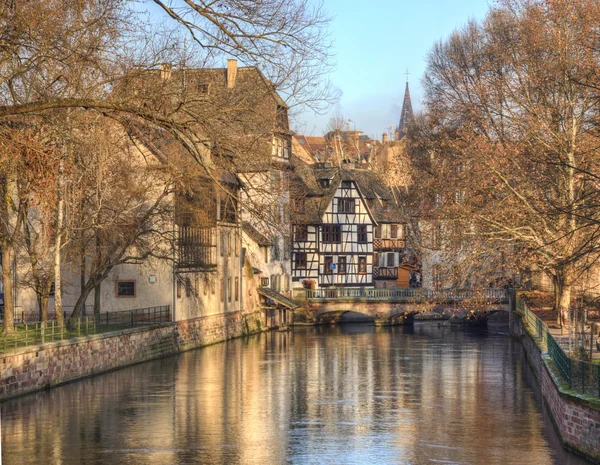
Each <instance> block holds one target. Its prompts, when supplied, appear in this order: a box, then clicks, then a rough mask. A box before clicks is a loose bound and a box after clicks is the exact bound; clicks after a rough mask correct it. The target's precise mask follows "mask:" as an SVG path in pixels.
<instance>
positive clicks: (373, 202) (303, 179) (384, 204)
mask: <svg viewBox="0 0 600 465" xmlns="http://www.w3.org/2000/svg"><path fill="white" fill-rule="evenodd" d="M292 163H293V164H294V168H295V170H294V174H295V176H294V177H293V178H292V192H291V195H292V198H294V199H298V201H297V204H298V208H296V210H297V211H295V212H294V213H293V216H292V221H293V222H294V223H296V224H319V223H321V221H322V217H323V214H324V213H325V210H326V209H327V207H328V206H329V204H330V202H331V199H332V198H333V197H334V195H335V192H336V190H337V188H338V187H339V185H340V183H341V182H342V181H354V182H355V183H356V186H357V187H358V190H359V192H360V195H361V196H362V197H363V199H364V200H365V202H366V204H367V208H368V209H369V210H370V212H371V214H372V216H373V219H374V220H375V221H376V222H377V223H404V222H406V218H405V215H404V212H403V209H402V207H401V205H400V204H399V202H398V199H397V198H396V196H394V194H393V192H392V190H391V189H390V188H389V187H387V186H386V185H385V182H384V180H383V179H381V178H379V177H378V176H377V174H376V173H375V172H373V171H371V170H364V169H353V168H347V167H344V168H338V167H331V166H329V165H326V164H319V163H315V164H312V165H308V164H307V163H305V162H303V161H302V160H300V159H299V158H297V157H293V158H292ZM323 179H330V180H331V181H330V183H329V186H327V187H322V186H321V185H320V184H319V180H323Z"/></svg>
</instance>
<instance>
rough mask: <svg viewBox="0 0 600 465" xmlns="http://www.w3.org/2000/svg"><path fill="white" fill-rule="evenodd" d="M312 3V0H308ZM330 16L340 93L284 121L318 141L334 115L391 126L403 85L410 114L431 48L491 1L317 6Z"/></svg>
mask: <svg viewBox="0 0 600 465" xmlns="http://www.w3.org/2000/svg"><path fill="white" fill-rule="evenodd" d="M314 1H318V0H314ZM323 1H324V5H325V9H326V10H327V11H328V12H329V15H330V16H331V17H333V21H332V23H331V25H330V31H331V37H332V39H333V40H334V42H335V45H334V53H335V55H336V57H335V61H336V62H337V67H336V70H335V71H334V72H333V73H332V74H331V76H330V78H331V80H332V82H333V84H334V85H335V86H336V87H337V88H338V89H339V90H341V92H342V98H341V100H340V101H339V103H338V104H337V105H336V106H335V107H333V108H331V109H330V111H329V112H328V113H327V114H325V115H315V114H314V113H313V112H311V111H306V112H304V113H302V114H300V115H298V116H297V118H296V119H295V120H294V121H292V125H293V129H294V130H296V131H298V132H300V133H304V134H305V135H315V136H316V135H322V134H323V132H324V129H325V126H326V125H327V122H328V121H329V118H330V117H331V116H332V115H333V114H335V113H340V114H341V115H343V116H344V117H346V118H347V119H349V120H352V121H353V126H354V127H355V128H356V129H359V130H361V131H363V132H365V133H366V134H368V135H369V136H371V137H375V138H381V134H382V133H383V132H384V131H385V130H386V129H387V128H388V127H389V126H390V125H391V126H394V127H395V126H396V125H397V124H398V120H399V118H400V109H401V106H402V99H403V96H404V87H405V83H406V77H405V74H404V73H405V72H406V70H407V69H408V70H409V72H410V76H409V85H410V92H411V97H412V102H413V108H414V109H415V110H416V111H418V110H419V108H420V106H421V105H420V102H421V99H422V95H423V92H422V89H421V86H420V81H421V78H422V76H423V73H424V71H425V61H426V58H427V53H428V52H429V50H430V49H431V47H432V46H433V44H434V43H435V42H436V41H438V40H440V39H442V38H445V37H448V35H449V34H450V33H451V32H452V31H453V30H454V29H456V28H457V27H460V26H462V25H463V24H465V23H466V22H467V21H468V20H469V19H470V18H475V19H483V18H484V16H485V14H486V12H487V10H488V8H489V5H490V4H491V3H493V2H494V0H413V1H408V0H367V1H365V0H362V1H358V0H323ZM140 9H141V10H142V11H144V10H145V11H148V12H149V13H150V14H151V18H152V20H154V21H158V20H159V18H161V17H162V14H160V13H162V12H161V10H159V9H158V8H157V7H156V6H155V5H153V4H152V2H151V1H149V0H147V1H145V2H144V3H142V4H141V5H140Z"/></svg>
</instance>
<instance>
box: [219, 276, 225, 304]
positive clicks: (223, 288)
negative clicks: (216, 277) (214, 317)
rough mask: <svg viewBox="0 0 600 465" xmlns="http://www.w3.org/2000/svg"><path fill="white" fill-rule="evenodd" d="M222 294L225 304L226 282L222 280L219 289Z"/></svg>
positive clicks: (222, 300)
mask: <svg viewBox="0 0 600 465" xmlns="http://www.w3.org/2000/svg"><path fill="white" fill-rule="evenodd" d="M219 293H220V294H221V302H225V280H224V279H221V287H220V288H219Z"/></svg>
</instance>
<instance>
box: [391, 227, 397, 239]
mask: <svg viewBox="0 0 600 465" xmlns="http://www.w3.org/2000/svg"><path fill="white" fill-rule="evenodd" d="M390 237H391V238H392V239H397V238H398V225H397V224H393V225H391V232H390Z"/></svg>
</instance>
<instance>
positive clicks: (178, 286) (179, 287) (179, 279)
mask: <svg viewBox="0 0 600 465" xmlns="http://www.w3.org/2000/svg"><path fill="white" fill-rule="evenodd" d="M182 291H183V282H181V278H177V298H178V299H181V294H182Z"/></svg>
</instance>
